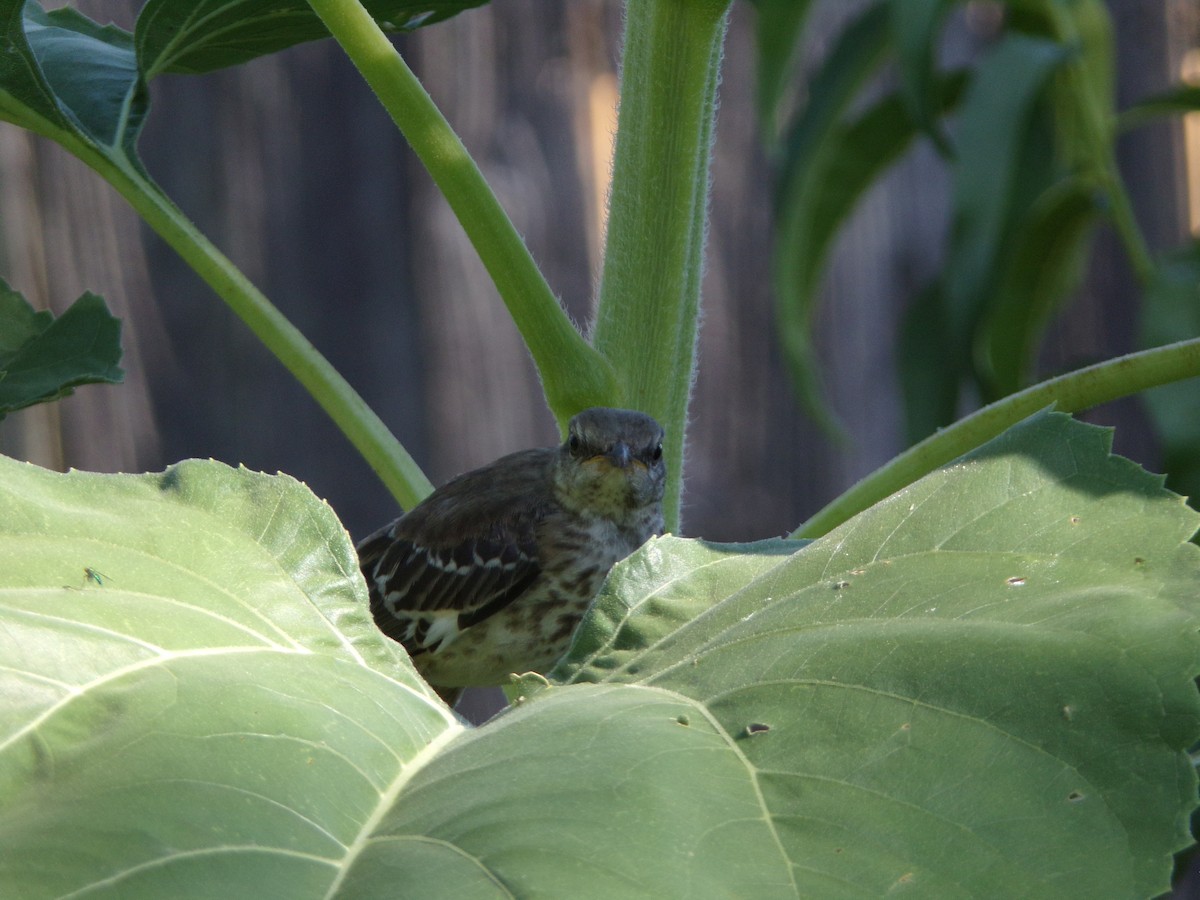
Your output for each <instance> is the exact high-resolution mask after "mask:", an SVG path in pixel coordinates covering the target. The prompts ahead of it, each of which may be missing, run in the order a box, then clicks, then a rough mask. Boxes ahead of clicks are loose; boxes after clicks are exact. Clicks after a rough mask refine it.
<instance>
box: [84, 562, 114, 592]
mask: <svg viewBox="0 0 1200 900" xmlns="http://www.w3.org/2000/svg"><path fill="white" fill-rule="evenodd" d="M107 577H108V576H107V575H105V574H104V573H103V572H99V571H97V570H96V569H93V568H91V567H89V566H84V567H83V583H84V584H87V583H88V582H89V581H94V582H95V583H96V586H97V587H104V579H105V578H107Z"/></svg>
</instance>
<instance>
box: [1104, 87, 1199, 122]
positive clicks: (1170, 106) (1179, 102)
mask: <svg viewBox="0 0 1200 900" xmlns="http://www.w3.org/2000/svg"><path fill="white" fill-rule="evenodd" d="M1198 110H1200V85H1194V84H1180V85H1176V86H1175V87H1173V88H1171V89H1170V90H1168V91H1164V92H1163V93H1161V94H1155V95H1154V96H1153V97H1147V98H1146V99H1145V100H1142V101H1140V102H1138V103H1135V104H1133V106H1131V107H1129V108H1128V109H1126V110H1123V111H1122V112H1121V115H1120V116H1119V117H1118V119H1117V130H1118V131H1130V130H1132V129H1134V128H1140V127H1141V126H1142V125H1146V124H1148V123H1149V122H1152V121H1154V120H1155V119H1159V118H1162V117H1163V116H1179V115H1184V114H1186V113H1190V112H1196V111H1198Z"/></svg>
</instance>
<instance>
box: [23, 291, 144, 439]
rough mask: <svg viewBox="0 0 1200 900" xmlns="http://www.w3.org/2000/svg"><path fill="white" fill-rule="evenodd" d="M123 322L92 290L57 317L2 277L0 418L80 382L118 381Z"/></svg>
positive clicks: (63, 393) (65, 391)
mask: <svg viewBox="0 0 1200 900" xmlns="http://www.w3.org/2000/svg"><path fill="white" fill-rule="evenodd" d="M120 361H121V322H120V320H119V319H116V318H114V317H113V315H112V314H111V313H110V312H109V311H108V306H107V305H106V304H105V303H104V300H103V299H102V298H101V297H97V296H96V295H95V294H84V295H83V296H82V297H80V298H79V299H78V300H76V301H75V302H74V303H72V304H71V305H70V306H69V307H68V308H67V310H66V311H65V312H64V313H63V314H62V315H61V316H59V317H58V318H57V319H55V318H54V316H53V315H52V314H51V313H50V312H49V311H47V310H42V311H41V312H37V311H35V310H34V308H33V307H32V306H30V305H29V303H28V302H27V301H26V300H25V298H24V297H22V296H21V295H20V294H19V293H18V292H17V291H14V290H13V289H12V288H10V287H9V286H8V284H7V283H5V282H4V280H3V279H0V419H3V418H4V417H5V416H6V415H7V414H8V413H10V412H13V411H14V410H18V409H24V408H25V407H26V406H32V405H33V404H35V403H44V402H46V401H47V400H56V399H58V398H59V397H65V396H66V395H67V394H70V393H71V392H72V391H73V390H74V389H75V388H76V387H78V386H79V385H82V384H96V383H100V382H107V383H109V384H116V383H119V382H120V381H121V380H122V379H123V378H124V377H125V373H124V372H122V371H121V367H120V366H119V365H117V363H119V362H120Z"/></svg>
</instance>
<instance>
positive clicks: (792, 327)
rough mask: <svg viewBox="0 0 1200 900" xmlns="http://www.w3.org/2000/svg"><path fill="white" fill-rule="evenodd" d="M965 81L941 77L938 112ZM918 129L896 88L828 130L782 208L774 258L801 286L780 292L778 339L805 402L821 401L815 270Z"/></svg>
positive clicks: (814, 404) (951, 103)
mask: <svg viewBox="0 0 1200 900" xmlns="http://www.w3.org/2000/svg"><path fill="white" fill-rule="evenodd" d="M965 83H966V79H965V76H964V75H963V74H962V73H952V74H950V75H948V76H946V77H944V78H940V79H938V81H937V85H936V88H937V92H938V109H939V112H945V111H948V110H950V109H952V108H953V107H954V105H955V104H956V103H957V102H958V99H959V97H960V96H961V94H962V90H963V87H964V85H965ZM916 133H917V126H916V123H915V122H914V121H913V120H912V118H911V117H910V116H909V114H908V111H907V105H906V104H905V103H904V102H903V101H902V99H901V98H900V97H899V96H898V95H896V94H890V95H888V96H887V97H885V98H884V99H882V100H880V101H879V102H877V103H876V104H875V105H874V106H872V107H870V108H869V109H868V110H866V111H865V112H864V113H862V114H861V115H860V116H859V117H858V118H857V119H855V120H853V121H848V122H844V123H840V124H839V125H838V126H837V127H836V128H834V129H832V130H831V131H830V132H829V133H828V134H827V135H826V136H825V138H824V139H823V143H822V150H821V154H820V157H819V161H814V165H813V167H812V168H811V169H810V170H809V171H808V172H807V173H806V175H805V177H804V178H803V186H802V188H801V189H799V190H798V191H797V192H796V193H794V194H793V195H792V197H791V199H790V201H789V205H788V208H787V209H786V210H783V211H781V218H783V219H785V220H787V221H788V222H789V227H788V228H787V234H788V235H789V237H788V244H787V246H786V247H785V246H783V245H782V243H781V244H780V246H779V248H778V251H777V252H778V254H779V255H780V257H781V259H780V260H779V261H778V265H780V266H787V267H789V268H790V269H791V274H790V276H789V277H788V279H787V280H788V282H789V284H790V285H791V286H792V289H794V290H799V291H800V292H801V293H800V294H799V295H798V296H792V297H790V298H789V299H788V300H787V302H784V300H783V298H782V296H781V298H780V303H779V305H778V307H777V313H778V319H777V321H778V325H779V333H780V340H781V341H783V343H784V346H785V347H787V348H788V349H789V358H790V359H791V360H792V365H793V372H794V374H795V376H796V378H797V379H798V380H799V381H800V389H801V391H802V392H803V393H804V395H805V396H806V397H807V398H808V399H807V405H808V406H809V407H810V408H816V407H818V405H819V404H821V403H822V401H821V400H820V397H819V395H818V394H817V393H816V387H817V377H816V366H817V360H816V358H815V356H814V348H813V345H812V323H813V319H814V311H815V305H816V291H817V287H818V285H819V275H820V273H821V271H822V270H823V268H824V265H825V262H826V260H827V259H828V256H829V253H830V252H831V251H832V248H833V244H834V239H835V238H836V237H837V234H838V231H839V230H840V228H841V227H842V225H843V224H844V223H845V221H846V219H847V218H849V216H850V214H851V213H852V212H853V210H854V208H855V205H856V204H857V203H858V201H859V200H860V199H861V198H862V197H863V195H864V194H865V193H866V192H867V190H868V189H869V188H870V187H871V185H872V184H873V183H874V181H875V179H876V178H878V176H879V174H880V173H881V172H882V171H884V170H885V169H886V168H887V167H888V166H889V165H891V164H892V163H893V162H894V161H895V160H896V159H897V158H898V157H899V156H900V155H901V154H902V153H903V152H904V151H905V150H906V149H907V148H908V146H909V145H910V144H911V142H912V139H913V137H915V135H916ZM783 257H786V259H784V258H783ZM938 346H941V345H938ZM923 358H924V357H923ZM940 358H941V354H940V353H936V354H933V355H932V356H929V357H928V359H929V360H930V361H936V360H937V359H940Z"/></svg>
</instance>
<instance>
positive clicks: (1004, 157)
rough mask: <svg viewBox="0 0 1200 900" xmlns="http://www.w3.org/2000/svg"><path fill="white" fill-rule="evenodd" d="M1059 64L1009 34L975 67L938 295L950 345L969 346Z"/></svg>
mask: <svg viewBox="0 0 1200 900" xmlns="http://www.w3.org/2000/svg"><path fill="white" fill-rule="evenodd" d="M1064 59H1065V51H1064V50H1063V48H1062V47H1060V46H1059V45H1057V44H1055V43H1052V42H1050V41H1046V40H1042V39H1039V38H1030V37H1025V36H1024V35H1009V36H1007V37H1006V38H1004V40H1002V41H1001V42H1000V44H999V45H998V46H997V48H996V49H995V50H994V51H992V53H991V54H990V55H989V56H988V58H987V59H986V60H984V62H983V63H982V64H981V65H980V67H979V70H978V73H977V75H976V77H975V79H974V80H973V81H972V83H971V87H970V88H969V90H968V91H967V96H966V98H965V100H964V101H963V107H962V114H961V117H960V121H959V125H958V157H957V165H956V167H955V170H954V212H953V222H952V225H951V228H952V233H951V246H950V257H949V259H948V260H947V265H946V271H945V279H946V281H945V291H944V296H945V301H946V303H947V311H948V314H949V323H950V326H949V327H950V334H951V335H952V336H953V338H954V340H955V342H956V345H957V346H960V347H961V346H966V345H968V344H969V342H970V335H971V332H972V330H973V328H974V324H975V322H976V321H977V320H978V317H979V315H980V311H981V307H982V302H983V300H984V299H985V298H986V297H987V296H988V293H989V286H990V285H991V284H992V283H993V278H994V274H995V271H996V268H997V264H998V261H999V257H1000V254H1001V251H1002V246H1003V241H1004V237H1005V235H1006V233H1007V230H1008V229H1009V227H1010V224H1011V218H1010V216H1011V213H1012V211H1013V210H1012V203H1013V197H1014V193H1015V185H1016V184H1017V181H1018V178H1019V177H1020V176H1021V173H1022V167H1021V162H1022V160H1023V159H1024V158H1025V157H1026V155H1027V151H1026V143H1027V141H1028V138H1029V135H1030V125H1031V122H1032V120H1033V117H1034V113H1035V110H1036V107H1037V104H1038V101H1039V99H1040V98H1041V97H1042V96H1043V94H1044V92H1045V90H1046V87H1047V85H1048V84H1049V82H1050V80H1051V79H1052V77H1053V75H1054V73H1055V70H1056V69H1057V68H1058V66H1059V65H1061V63H1062V62H1063V60H1064Z"/></svg>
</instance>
